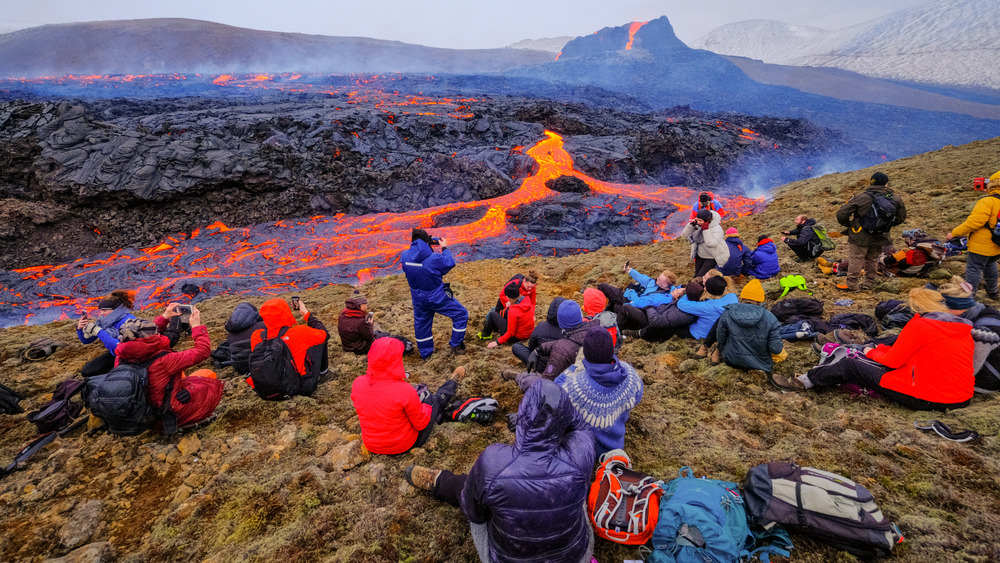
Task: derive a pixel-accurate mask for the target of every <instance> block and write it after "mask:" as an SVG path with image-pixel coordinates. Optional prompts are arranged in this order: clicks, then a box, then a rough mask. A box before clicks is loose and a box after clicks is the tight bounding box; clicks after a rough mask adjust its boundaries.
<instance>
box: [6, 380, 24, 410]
mask: <svg viewBox="0 0 1000 563" xmlns="http://www.w3.org/2000/svg"><path fill="white" fill-rule="evenodd" d="M23 399H24V397H22V396H21V395H20V394H18V392H17V391H14V390H13V389H11V388H10V387H7V386H6V385H4V384H2V383H0V414H19V413H22V412H24V409H22V408H21V406H20V405H18V403H20V402H21V401H22V400H23Z"/></svg>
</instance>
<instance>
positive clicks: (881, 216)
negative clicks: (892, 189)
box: [859, 192, 898, 235]
mask: <svg viewBox="0 0 1000 563" xmlns="http://www.w3.org/2000/svg"><path fill="white" fill-rule="evenodd" d="M868 195H869V196H871V198H872V204H871V207H870V208H869V209H868V212H867V213H865V214H864V215H861V216H860V217H859V221H860V224H861V228H862V229H864V230H865V231H867V232H869V233H871V234H876V235H877V234H883V233H888V232H889V229H891V228H892V227H893V225H895V224H896V209H897V207H898V204H897V203H896V200H895V199H893V195H892V194H888V195H884V194H882V193H880V192H868Z"/></svg>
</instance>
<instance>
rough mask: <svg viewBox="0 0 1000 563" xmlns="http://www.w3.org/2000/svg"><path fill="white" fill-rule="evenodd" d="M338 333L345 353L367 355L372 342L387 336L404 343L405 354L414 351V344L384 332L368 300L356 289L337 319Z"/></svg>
mask: <svg viewBox="0 0 1000 563" xmlns="http://www.w3.org/2000/svg"><path fill="white" fill-rule="evenodd" d="M337 332H338V333H339V334H340V344H341V346H343V348H344V351H345V352H351V353H354V354H357V355H359V356H360V355H363V354H367V353H368V350H370V349H371V346H372V342H375V340H376V339H378V338H382V337H385V336H388V337H390V338H395V339H396V340H399V341H400V342H402V343H403V353H404V354H405V353H409V352H412V351H413V343H412V342H410V341H409V340H407V339H406V338H403V337H402V336H396V335H393V334H389V333H388V332H385V331H383V330H382V327H380V326H379V324H378V322H376V321H375V313H374V312H372V311H369V310H368V299H366V298H365V296H364V295H361V292H359V291H358V290H356V289H355V290H354V294H353V295H352V296H351V297H350V299H348V300H347V301H345V302H344V310H343V311H341V312H340V316H339V317H337Z"/></svg>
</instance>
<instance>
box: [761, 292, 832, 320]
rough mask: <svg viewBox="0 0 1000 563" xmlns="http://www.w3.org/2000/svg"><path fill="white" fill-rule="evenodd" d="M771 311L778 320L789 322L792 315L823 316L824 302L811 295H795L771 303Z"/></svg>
mask: <svg viewBox="0 0 1000 563" xmlns="http://www.w3.org/2000/svg"><path fill="white" fill-rule="evenodd" d="M771 312H772V313H774V316H775V317H777V319H778V322H782V323H784V322H787V321H788V320H789V318H790V317H794V316H796V315H798V316H801V317H822V316H823V302H822V301H820V300H819V299H813V298H811V297H793V298H789V299H782V300H781V301H778V302H777V303H775V304H774V305H771Z"/></svg>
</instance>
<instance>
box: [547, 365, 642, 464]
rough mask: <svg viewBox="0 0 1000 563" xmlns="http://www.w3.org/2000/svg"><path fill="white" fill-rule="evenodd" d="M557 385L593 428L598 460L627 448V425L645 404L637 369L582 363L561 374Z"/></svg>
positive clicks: (625, 366) (626, 366)
mask: <svg viewBox="0 0 1000 563" xmlns="http://www.w3.org/2000/svg"><path fill="white" fill-rule="evenodd" d="M555 383H556V385H559V386H560V387H562V388H563V389H564V390H565V391H566V394H568V395H569V398H570V400H571V401H572V403H573V406H574V407H575V408H576V410H577V411H578V412H579V413H580V415H581V416H582V417H583V420H584V421H585V422H586V423H587V425H588V426H590V429H591V432H593V434H594V446H595V450H596V451H597V455H598V457H600V455H601V454H603V453H604V452H607V451H610V450H613V449H616V448H624V447H625V421H626V420H628V415H629V413H630V412H631V411H632V409H633V408H634V407H635V406H636V405H637V404H639V401H641V400H642V378H641V377H639V373H638V372H637V371H636V370H635V368H634V367H632V366H631V365H629V364H628V363H626V362H623V361H621V360H619V359H618V358H615V360H614V361H613V362H612V363H610V364H592V363H590V362H588V361H587V360H583V362H582V367H581V366H580V365H579V364H575V365H572V366H570V367H569V368H567V369H566V371H564V372H562V373H561V374H559V377H557V378H556V379H555Z"/></svg>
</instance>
